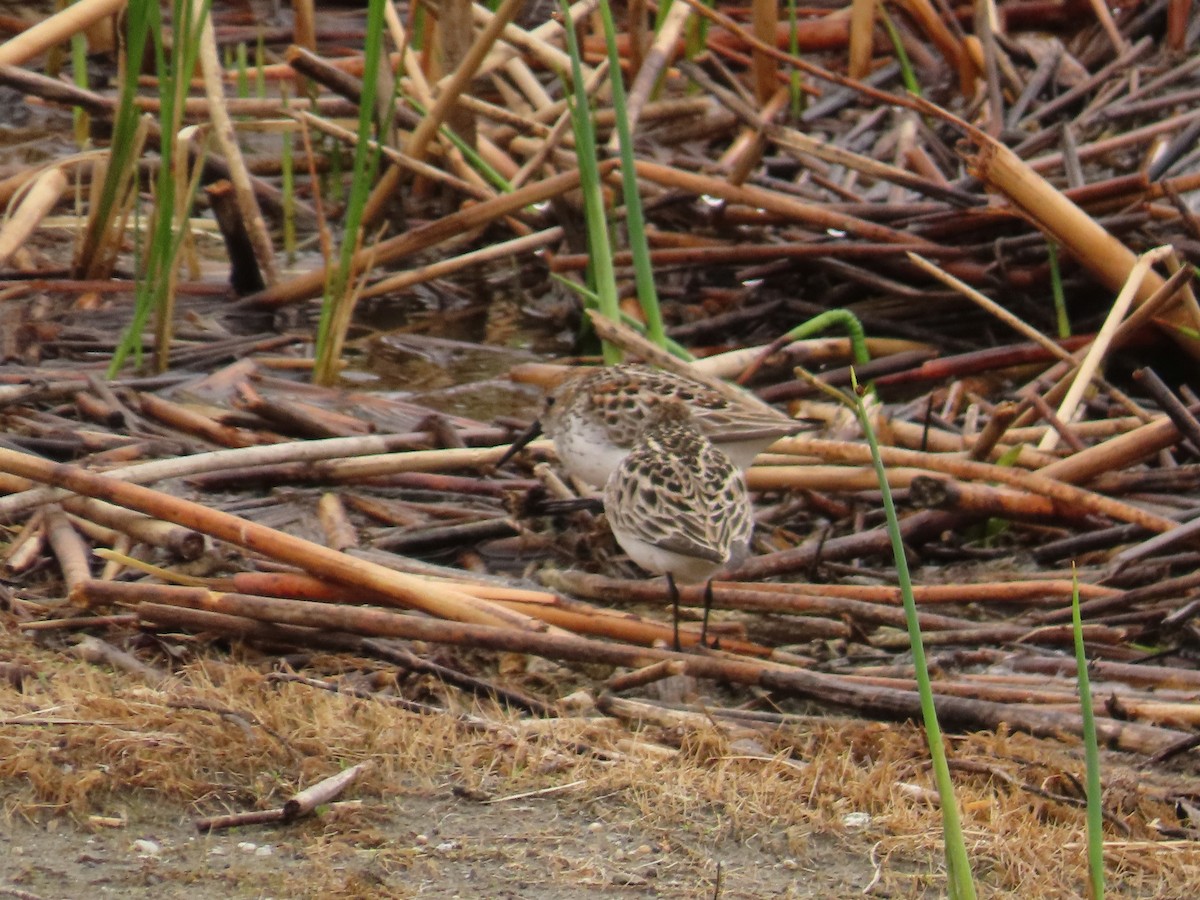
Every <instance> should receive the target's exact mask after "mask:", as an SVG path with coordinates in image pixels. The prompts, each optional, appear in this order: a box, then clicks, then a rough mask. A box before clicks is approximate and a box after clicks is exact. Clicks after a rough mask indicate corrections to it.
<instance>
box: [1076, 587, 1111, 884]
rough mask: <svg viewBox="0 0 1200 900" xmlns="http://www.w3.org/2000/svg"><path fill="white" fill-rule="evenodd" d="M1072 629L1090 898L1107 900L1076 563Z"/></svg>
mask: <svg viewBox="0 0 1200 900" xmlns="http://www.w3.org/2000/svg"><path fill="white" fill-rule="evenodd" d="M1071 630H1072V632H1073V633H1074V636H1075V670H1076V672H1077V674H1078V677H1079V712H1080V714H1081V715H1082V716H1083V752H1084V758H1085V760H1086V762H1087V859H1088V895H1089V896H1090V897H1091V898H1092V900H1104V796H1103V794H1102V792H1101V785H1100V746H1099V743H1098V741H1097V740H1096V716H1095V713H1094V712H1093V710H1092V686H1091V679H1090V678H1088V670H1087V652H1086V649H1085V647H1084V644H1083V620H1082V617H1081V616H1080V613H1079V573H1078V572H1077V571H1075V566H1074V564H1072V565H1071Z"/></svg>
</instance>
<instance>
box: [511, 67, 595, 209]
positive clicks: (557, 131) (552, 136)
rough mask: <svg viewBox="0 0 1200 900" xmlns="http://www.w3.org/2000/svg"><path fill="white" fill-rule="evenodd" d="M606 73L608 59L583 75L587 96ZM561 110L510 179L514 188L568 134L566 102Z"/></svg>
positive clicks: (589, 95) (525, 178) (569, 115)
mask: <svg viewBox="0 0 1200 900" xmlns="http://www.w3.org/2000/svg"><path fill="white" fill-rule="evenodd" d="M607 74H608V60H607V59H606V60H603V61H602V62H601V63H600V65H598V66H596V69H595V71H594V72H592V73H591V75H586V76H584V79H583V90H584V93H586V94H587V96H588V97H591V96H592V95H593V94H594V93H595V92H596V90H597V89H598V88H599V87H600V85H601V84H602V83H603V81H604V77H605V76H606V75H607ZM558 105H559V104H552V105H551V106H549V107H544V108H543V111H545V110H549V109H551V108H553V107H555V106H558ZM561 107H562V111H561V112H560V113H559V115H558V118H557V119H556V120H555V122H554V125H553V126H552V127H551V128H550V133H549V134H548V135H547V136H546V138H545V139H544V140H542V141H540V142H539V143H538V146H537V149H536V150H535V151H534V152H533V153H532V154H531V155H530V157H529V159H527V160H526V161H525V164H524V165H522V166H521V168H520V169H519V170H518V171H517V174H516V175H514V176H513V177H512V179H511V183H512V185H513V187H514V188H516V187H519V186H520V185H522V184H524V183H525V182H526V181H528V180H529V178H530V176H532V175H533V174H534V173H535V172H537V171H538V169H540V168H541V167H542V164H543V163H544V162H545V161H546V160H547V159H548V158H549V156H550V154H551V153H553V152H554V149H555V148H556V147H557V146H558V145H559V143H560V142H562V140H563V138H564V137H567V136H569V135H570V131H571V111H570V109H569V108H568V107H567V105H566V103H562V104H561Z"/></svg>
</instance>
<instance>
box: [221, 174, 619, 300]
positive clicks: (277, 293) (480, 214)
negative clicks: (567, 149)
mask: <svg viewBox="0 0 1200 900" xmlns="http://www.w3.org/2000/svg"><path fill="white" fill-rule="evenodd" d="M615 165H616V163H615V162H614V161H609V162H604V163H601V164H600V170H601V173H602V174H603V173H605V172H607V170H608V169H610V168H612V167H613V166H615ZM578 184H579V172H578V171H577V170H576V171H570V172H564V173H563V174H561V175H553V176H551V177H549V178H546V179H544V180H542V181H539V182H536V183H534V184H531V185H528V186H526V187H523V188H521V189H519V190H516V191H513V192H512V193H509V194H501V195H500V196H498V197H494V198H493V199H491V200H485V201H483V202H482V203H478V204H475V205H473V206H468V207H466V208H464V209H461V210H459V211H457V212H454V213H451V214H450V215H448V216H444V217H443V218H441V219H436V220H435V221H433V222H429V223H428V224H426V225H422V226H420V227H418V228H414V229H412V230H410V231H407V232H405V233H404V234H400V235H397V236H395V237H392V238H388V239H387V240H384V241H380V242H379V243H378V244H376V245H375V246H374V247H372V248H366V249H363V250H359V251H358V252H357V253H355V254H354V265H353V268H354V271H355V272H360V271H362V270H364V269H365V267H366V266H367V264H368V262H370V261H373V262H374V264H375V265H377V266H384V265H387V264H389V263H393V262H395V261H397V260H398V259H400V258H401V257H404V256H407V255H409V254H411V253H416V252H417V251H419V250H425V249H427V248H429V247H431V246H433V245H435V244H439V243H441V242H442V241H445V240H448V239H450V238H453V237H457V236H458V235H461V234H464V233H466V232H468V231H471V230H472V229H474V228H478V227H480V226H482V225H487V224H489V223H490V222H493V221H495V220H496V219H499V218H503V217H504V216H507V215H510V214H512V213H515V212H517V211H518V210H520V209H523V208H524V207H526V206H530V205H532V204H535V203H540V202H541V201H543V200H549V199H550V198H552V197H557V196H558V195H560V194H562V193H565V192H566V191H569V190H572V189H573V188H575V187H576V186H577V185H578ZM324 285H325V269H324V268H323V267H322V268H318V269H315V270H314V271H312V272H307V273H305V274H303V275H299V276H297V277H295V278H292V279H289V280H286V281H280V282H278V283H277V284H275V285H274V286H273V287H270V288H267V289H266V290H264V291H260V292H259V293H257V294H254V295H253V296H251V297H247V298H245V299H244V300H243V301H242V302H243V303H249V304H256V305H262V306H281V305H283V304H286V303H294V302H298V301H301V300H309V299H311V298H313V297H316V296H319V295H320V293H321V291H322V289H323V288H324Z"/></svg>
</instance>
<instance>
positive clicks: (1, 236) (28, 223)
mask: <svg viewBox="0 0 1200 900" xmlns="http://www.w3.org/2000/svg"><path fill="white" fill-rule="evenodd" d="M66 189H67V176H66V175H64V174H63V171H62V169H61V168H59V167H58V166H53V167H51V168H49V169H47V170H46V171H45V172H43V173H42V174H41V175H39V176H38V177H37V179H36V180H35V181H34V182H33V184H32V185H31V186H30V188H29V191H28V193H26V194H25V196H24V198H22V200H21V203H20V205H19V206H17V208H16V209H15V210H13V213H12V215H11V216H9V217H8V219H7V220H6V221H5V222H4V227H3V228H0V266H3V265H4V264H5V263H7V262H8V258H9V257H10V256H12V255H13V253H15V252H16V251H17V250H18V249H19V248H20V247H21V246H22V245H23V244H24V243H25V241H26V240H28V239H29V236H30V235H31V234H33V232H34V230H35V229H36V228H37V227H38V224H39V223H40V222H41V221H42V219H44V218H45V217H46V214H47V213H48V212H50V210H52V209H53V208H54V204H56V203H57V202H58V201H59V199H60V198H61V197H62V195H63V192H64V191H66Z"/></svg>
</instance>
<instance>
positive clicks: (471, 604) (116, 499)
mask: <svg viewBox="0 0 1200 900" xmlns="http://www.w3.org/2000/svg"><path fill="white" fill-rule="evenodd" d="M0 468H2V469H3V470H5V471H10V472H15V473H17V474H21V475H24V476H25V477H27V478H32V479H33V480H35V481H43V482H46V483H50V484H53V485H55V486H59V487H66V488H69V489H70V490H73V491H75V492H77V493H81V494H85V495H87V496H91V497H95V498H97V499H103V500H107V501H109V502H111V503H115V504H117V505H118V506H124V507H126V508H128V509H134V510H137V511H139V512H143V513H146V514H147V515H150V516H154V517H156V518H160V519H164V520H166V521H168V522H175V523H176V524H179V525H185V526H187V527H190V528H192V529H194V530H195V531H199V532H202V533H204V534H208V535H211V536H212V537H216V538H220V539H221V540H224V541H227V542H228V543H231V544H234V545H236V546H239V547H244V548H246V549H249V550H255V551H257V552H261V553H264V554H266V555H267V556H270V557H272V558H274V559H278V560H281V561H283V562H288V563H291V564H293V565H296V566H299V567H300V568H302V569H305V570H306V571H312V572H315V573H317V574H319V575H322V576H324V577H326V578H329V579H331V580H333V581H336V582H338V583H339V584H345V585H349V586H352V587H353V586H356V585H357V586H361V587H367V588H370V589H371V590H374V591H377V592H378V593H380V594H382V595H383V596H386V597H389V598H390V599H392V600H393V601H395V602H397V603H398V604H400V605H402V606H407V607H412V608H415V609H420V610H423V611H426V612H428V613H430V614H431V615H435V616H445V617H447V618H451V619H455V620H461V621H469V622H489V623H506V624H512V625H516V626H517V627H526V628H528V627H540V626H539V625H538V623H536V622H534V621H533V620H530V619H529V618H528V617H526V616H519V615H514V614H513V613H510V612H509V611H507V610H505V609H503V608H501V607H498V606H496V605H495V604H493V603H491V602H489V601H486V600H479V599H477V598H474V597H471V596H469V595H467V594H463V593H461V592H460V591H455V590H452V589H450V588H447V587H445V586H443V585H438V584H434V583H431V582H426V581H424V580H423V579H420V578H416V577H413V576H411V575H404V574H402V573H399V572H396V571H393V570H391V569H388V568H386V567H384V566H381V565H378V564H375V563H371V562H367V561H365V560H357V559H354V558H352V557H349V556H346V555H345V554H342V553H338V552H336V551H334V550H330V549H328V548H326V547H322V546H320V545H319V544H314V543H312V542H311V541H306V540H303V539H302V538H297V537H293V536H292V535H288V534H284V533H282V532H279V531H275V530H274V529H272V528H267V527H265V526H262V525H259V524H257V523H255V522H249V521H246V520H244V519H240V518H238V517H237V516H231V515H229V514H228V513H223V512H220V511H219V510H215V509H210V508H208V507H206V506H202V505H201V504H198V503H191V502H189V501H186V500H181V499H178V498H174V497H170V496H168V495H166V494H161V493H159V492H157V491H152V490H149V489H148V488H144V487H140V486H138V485H131V484H125V483H124V482H120V481H117V480H115V479H112V478H106V477H104V476H102V475H95V474H92V473H90V472H87V471H85V470H83V469H80V468H78V467H76V466H67V465H56V464H53V463H47V462H45V461H44V460H40V459H38V458H36V457H32V456H29V455H27V454H24V453H16V452H13V451H11V450H5V449H3V448H0Z"/></svg>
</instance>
